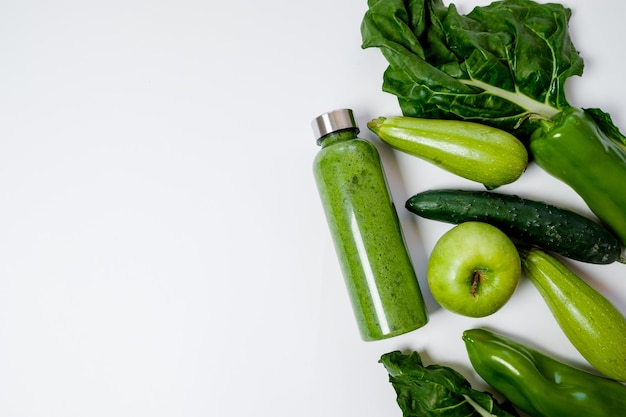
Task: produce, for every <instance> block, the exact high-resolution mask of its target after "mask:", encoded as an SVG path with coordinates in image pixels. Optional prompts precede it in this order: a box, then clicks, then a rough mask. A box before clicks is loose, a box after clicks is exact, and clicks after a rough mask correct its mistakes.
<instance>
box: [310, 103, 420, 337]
mask: <svg viewBox="0 0 626 417" xmlns="http://www.w3.org/2000/svg"><path fill="white" fill-rule="evenodd" d="M312 124H313V131H314V133H315V135H316V139H317V143H318V145H320V146H321V147H322V149H321V150H320V152H319V153H318V154H317V156H316V158H315V162H314V174H315V180H316V182H317V187H318V190H319V193H320V197H321V200H322V204H323V206H324V211H325V214H326V219H327V221H328V226H329V228H330V231H331V235H332V238H333V242H334V246H335V250H336V253H337V256H338V258H339V263H340V265H341V269H342V273H343V276H344V279H345V283H346V286H347V289H348V294H349V296H350V300H351V303H352V309H353V311H354V315H355V317H356V321H357V324H358V327H359V331H360V334H361V338H362V339H363V340H366V341H373V340H380V339H385V338H389V337H392V336H397V335H400V334H403V333H407V332H409V331H412V330H415V329H417V328H419V327H422V326H423V325H425V324H426V323H427V321H428V315H427V313H426V308H425V305H424V300H423V297H422V293H421V290H420V287H419V283H418V281H417V276H416V274H415V269H414V268H413V264H412V262H411V259H410V256H409V254H408V251H407V248H406V244H405V241H404V236H403V234H402V230H401V228H400V223H399V221H398V215H397V212H396V209H395V206H394V204H393V201H392V198H391V194H390V192H389V189H388V186H387V180H386V178H385V174H384V171H383V168H382V165H381V161H380V156H379V154H378V151H377V149H376V147H374V145H372V144H371V143H370V142H368V141H366V140H364V139H360V138H358V137H357V135H358V133H359V129H358V126H357V124H356V122H355V119H354V116H353V114H352V111H351V110H350V109H341V110H335V111H332V112H329V113H324V114H322V115H321V116H319V117H317V118H316V119H315V120H313V123H312Z"/></svg>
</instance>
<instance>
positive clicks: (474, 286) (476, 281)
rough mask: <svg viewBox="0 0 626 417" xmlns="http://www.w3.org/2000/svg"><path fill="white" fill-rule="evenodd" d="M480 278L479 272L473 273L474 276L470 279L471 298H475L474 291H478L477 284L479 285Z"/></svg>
mask: <svg viewBox="0 0 626 417" xmlns="http://www.w3.org/2000/svg"><path fill="white" fill-rule="evenodd" d="M481 278H482V276H481V274H480V271H474V276H473V277H472V288H471V289H470V295H471V296H472V297H476V290H477V289H478V284H480V279H481Z"/></svg>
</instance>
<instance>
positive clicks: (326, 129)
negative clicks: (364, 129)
mask: <svg viewBox="0 0 626 417" xmlns="http://www.w3.org/2000/svg"><path fill="white" fill-rule="evenodd" d="M311 125H312V127H313V133H314V134H315V139H316V140H317V143H318V144H319V143H320V142H321V141H322V138H324V136H326V135H328V134H330V133H333V132H338V131H340V130H346V129H355V130H356V132H357V133H359V127H358V126H357V124H356V120H354V115H353V114H352V110H351V109H339V110H333V111H330V112H328V113H324V114H322V115H320V116H318V117H316V118H315V119H314V120H313V122H312V123H311Z"/></svg>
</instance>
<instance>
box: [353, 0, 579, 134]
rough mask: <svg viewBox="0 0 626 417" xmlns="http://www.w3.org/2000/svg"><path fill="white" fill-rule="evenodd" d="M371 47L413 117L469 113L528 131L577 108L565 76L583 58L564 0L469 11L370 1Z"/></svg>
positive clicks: (417, 0) (367, 33) (422, 0)
mask: <svg viewBox="0 0 626 417" xmlns="http://www.w3.org/2000/svg"><path fill="white" fill-rule="evenodd" d="M368 5H369V9H368V11H367V12H366V14H365V16H364V18H363V23H362V26H361V33H362V37H363V47H364V48H371V47H377V48H380V50H381V52H382V53H383V55H384V56H385V58H386V59H387V61H388V63H389V67H388V68H387V70H386V71H385V74H384V77H383V90H384V91H386V92H389V93H391V94H394V95H396V96H397V97H398V100H399V103H400V107H401V109H402V113H403V114H404V115H405V116H414V117H429V118H448V119H455V118H456V119H464V120H472V121H476V122H481V123H486V124H490V125H493V126H496V127H499V128H501V129H504V130H507V131H509V132H512V133H514V134H517V135H518V136H527V135H528V134H529V133H530V132H532V131H533V130H535V128H536V127H537V126H538V125H537V123H538V119H544V118H550V117H552V116H554V115H555V114H556V113H558V112H559V111H560V110H563V109H565V108H567V107H569V104H568V102H567V100H566V97H565V90H564V85H565V81H566V79H567V78H569V77H570V76H573V75H581V74H582V71H583V60H582V58H581V57H580V56H579V54H578V51H577V50H576V49H575V47H574V45H573V44H572V41H571V39H570V37H569V33H568V23H569V19H570V15H571V11H570V10H569V9H567V8H565V7H563V6H561V5H559V4H539V3H536V2H534V1H530V0H502V1H496V2H494V3H492V4H490V5H488V6H484V7H476V8H474V9H473V10H472V11H471V12H470V13H468V14H467V15H461V14H460V13H459V12H458V11H457V8H456V7H455V5H454V4H450V5H449V6H445V5H444V4H443V2H442V0H408V1H403V0H369V2H368Z"/></svg>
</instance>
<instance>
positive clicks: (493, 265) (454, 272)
mask: <svg viewBox="0 0 626 417" xmlns="http://www.w3.org/2000/svg"><path fill="white" fill-rule="evenodd" d="M521 270H522V267H521V261H520V256H519V253H518V252H517V248H516V247H515V245H514V244H513V242H512V241H511V239H509V237H508V236H507V235H505V234H504V232H502V231H501V230H500V229H498V228H496V227H494V226H492V225H489V224H487V223H481V222H466V223H461V224H459V225H457V226H455V227H453V228H452V229H450V230H449V231H448V232H446V233H445V234H444V235H443V236H442V237H441V238H440V239H439V240H438V241H437V243H436V244H435V246H434V248H433V250H432V253H431V255H430V259H429V260H428V267H427V271H426V274H427V281H428V286H429V288H430V291H431V293H432V295H433V297H434V299H435V300H436V301H437V302H438V303H439V304H440V305H441V306H442V307H443V308H445V309H447V310H449V311H452V312H454V313H457V314H461V315H464V316H469V317H485V316H488V315H490V314H493V313H495V312H496V311H498V310H499V309H500V308H501V307H502V306H503V305H504V304H506V302H507V301H508V300H509V299H510V298H511V296H512V295H513V293H514V292H515V289H516V288H517V285H518V283H519V281H520V276H521Z"/></svg>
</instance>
